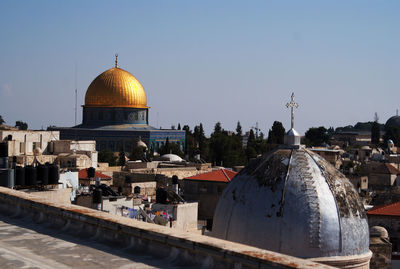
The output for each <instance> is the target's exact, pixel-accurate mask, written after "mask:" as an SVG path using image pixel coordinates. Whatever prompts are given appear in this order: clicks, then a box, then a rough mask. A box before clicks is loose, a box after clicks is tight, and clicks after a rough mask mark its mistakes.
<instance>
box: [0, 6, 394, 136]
mask: <svg viewBox="0 0 400 269" xmlns="http://www.w3.org/2000/svg"><path fill="white" fill-rule="evenodd" d="M399 14H400V2H399V1H340V2H339V1H186V0H185V1H164V0H163V1H5V0H2V1H1V2H0V25H1V27H0V38H1V39H0V115H2V116H3V118H4V119H5V120H6V123H8V124H10V125H13V124H14V123H15V121H16V120H23V121H26V122H27V123H28V124H29V126H30V127H32V128H41V127H42V126H43V127H44V128H46V127H47V126H48V125H57V126H72V125H73V124H74V88H75V78H74V77H75V75H74V74H75V66H77V74H78V80H77V86H78V91H79V94H78V104H79V105H82V104H83V102H84V95H85V92H86V89H87V87H88V86H89V84H90V82H91V81H92V80H93V79H94V78H95V77H96V76H97V75H98V74H100V73H101V72H103V71H105V70H106V69H108V68H111V67H113V64H114V54H115V53H118V54H119V63H120V67H121V68H123V69H125V70H127V71H129V72H131V73H132V74H133V75H135V76H136V77H137V78H138V79H139V81H140V82H141V83H142V85H143V87H144V88H145V90H146V93H147V100H148V105H149V106H150V107H151V109H150V124H151V125H153V126H156V127H158V126H160V125H161V126H162V127H164V128H167V127H170V126H171V124H175V125H176V124H177V123H181V125H183V124H189V125H190V126H191V127H192V128H193V126H194V125H195V124H198V123H200V122H202V123H203V125H204V126H205V129H206V131H207V133H209V132H211V130H212V129H213V127H214V125H215V123H216V122H217V121H220V122H222V126H223V128H225V129H230V130H234V129H235V127H236V123H237V121H238V120H239V121H240V122H241V123H242V126H243V128H244V129H248V128H249V127H251V126H253V125H255V123H256V122H258V123H259V126H260V128H261V129H262V130H263V131H264V132H267V129H268V128H270V127H271V125H272V123H273V121H274V120H278V121H281V122H282V123H283V124H284V126H285V127H286V128H289V127H290V118H289V115H290V113H289V111H288V109H286V107H285V106H284V105H285V104H286V102H287V101H289V99H290V94H291V92H292V91H294V92H295V94H296V99H297V101H298V103H299V104H300V107H299V109H297V111H296V124H295V127H296V129H297V130H298V131H299V132H300V133H304V132H305V131H306V130H307V129H308V128H309V127H312V126H321V125H323V126H326V127H329V126H334V127H337V126H343V125H348V124H355V123H356V122H357V121H369V120H373V116H374V113H375V112H377V113H378V115H379V117H380V122H383V123H384V122H385V121H386V120H387V119H388V118H389V117H390V116H392V115H394V114H395V113H396V109H397V108H400V105H399V97H400V91H399V80H400V75H399V71H400V54H399V52H400V48H399V46H400V42H399V41H400V40H399V39H400V27H399V25H400V16H399ZM80 121H81V108H80V109H79V112H78V122H80ZM157 123H158V126H157Z"/></svg>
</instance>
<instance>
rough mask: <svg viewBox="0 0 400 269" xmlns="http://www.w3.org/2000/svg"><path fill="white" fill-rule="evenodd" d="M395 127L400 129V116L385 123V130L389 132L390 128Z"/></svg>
mask: <svg viewBox="0 0 400 269" xmlns="http://www.w3.org/2000/svg"><path fill="white" fill-rule="evenodd" d="M392 126H395V127H397V128H400V116H393V117H391V118H389V119H388V120H387V121H386V123H385V129H386V130H387V129H388V128H389V127H392Z"/></svg>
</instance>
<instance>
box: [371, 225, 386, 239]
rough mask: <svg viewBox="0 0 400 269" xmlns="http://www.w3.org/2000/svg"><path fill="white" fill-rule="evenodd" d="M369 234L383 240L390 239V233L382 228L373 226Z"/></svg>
mask: <svg viewBox="0 0 400 269" xmlns="http://www.w3.org/2000/svg"><path fill="white" fill-rule="evenodd" d="M369 233H370V235H371V237H381V238H386V239H389V233H388V232H387V230H386V229H385V228H383V227H382V226H372V227H371V228H370V229H369Z"/></svg>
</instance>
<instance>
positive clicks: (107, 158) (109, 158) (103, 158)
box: [99, 149, 118, 166]
mask: <svg viewBox="0 0 400 269" xmlns="http://www.w3.org/2000/svg"><path fill="white" fill-rule="evenodd" d="M117 159H118V158H117V156H115V155H114V152H112V151H110V150H108V149H105V150H102V151H100V152H99V162H102V163H108V165H109V166H116V165H117Z"/></svg>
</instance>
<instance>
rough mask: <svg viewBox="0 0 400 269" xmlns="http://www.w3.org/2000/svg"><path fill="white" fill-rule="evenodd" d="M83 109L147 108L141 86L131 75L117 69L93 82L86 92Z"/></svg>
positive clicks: (107, 72)
mask: <svg viewBox="0 0 400 269" xmlns="http://www.w3.org/2000/svg"><path fill="white" fill-rule="evenodd" d="M85 107H130V108H148V106H147V98H146V92H145V91H144V89H143V86H142V85H141V84H140V82H139V81H138V80H137V79H136V78H135V77H134V76H133V75H132V74H131V73H129V72H127V71H125V70H123V69H121V68H118V67H115V68H111V69H108V70H107V71H105V72H103V73H101V74H100V75H99V76H97V77H96V78H95V79H94V80H93V82H92V83H91V84H90V85H89V88H88V90H87V91H86V96H85Z"/></svg>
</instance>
